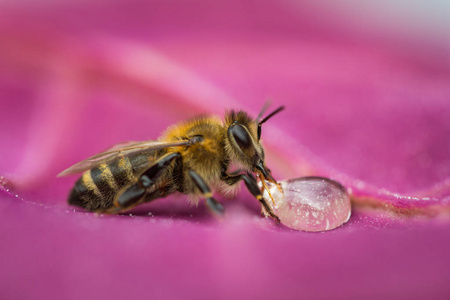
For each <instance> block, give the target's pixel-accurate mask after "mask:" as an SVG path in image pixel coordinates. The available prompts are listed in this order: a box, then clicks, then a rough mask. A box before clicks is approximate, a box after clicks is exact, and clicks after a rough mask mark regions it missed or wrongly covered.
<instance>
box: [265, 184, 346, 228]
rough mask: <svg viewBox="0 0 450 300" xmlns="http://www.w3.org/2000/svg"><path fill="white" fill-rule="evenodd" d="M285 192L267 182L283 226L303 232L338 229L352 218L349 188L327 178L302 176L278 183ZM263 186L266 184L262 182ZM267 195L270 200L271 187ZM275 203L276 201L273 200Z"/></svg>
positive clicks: (276, 212) (275, 210)
mask: <svg viewBox="0 0 450 300" xmlns="http://www.w3.org/2000/svg"><path fill="white" fill-rule="evenodd" d="M278 183H279V184H280V185H281V187H282V189H283V192H281V191H280V190H279V189H278V187H277V186H276V185H274V184H271V183H270V182H266V185H267V186H268V188H269V190H270V193H271V194H272V196H273V199H274V201H275V205H273V204H272V207H273V210H274V212H275V214H276V215H277V216H278V217H279V218H280V221H281V223H282V224H283V225H285V226H287V227H290V228H293V229H297V230H303V231H324V230H331V229H334V228H336V227H338V226H340V225H342V224H344V223H345V222H347V221H348V219H349V218H350V215H351V202H350V197H349V195H348V193H347V192H346V190H345V188H344V187H343V186H342V185H341V184H340V183H338V182H336V181H334V180H331V179H328V178H324V177H301V178H295V179H289V180H286V181H279V182H278ZM259 185H260V186H261V185H262V184H261V183H260V182H259ZM264 198H265V199H270V196H269V194H268V192H267V190H265V191H264ZM269 202H270V203H272V201H269Z"/></svg>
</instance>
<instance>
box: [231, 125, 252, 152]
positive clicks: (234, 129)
mask: <svg viewBox="0 0 450 300" xmlns="http://www.w3.org/2000/svg"><path fill="white" fill-rule="evenodd" d="M228 134H229V135H230V134H231V135H232V136H233V138H234V140H235V141H236V143H237V144H238V145H239V147H240V148H241V149H248V148H249V147H251V146H253V143H252V138H251V137H250V135H249V134H248V132H247V130H245V128H244V126H242V125H240V124H236V125H232V126H230V127H229V128H228Z"/></svg>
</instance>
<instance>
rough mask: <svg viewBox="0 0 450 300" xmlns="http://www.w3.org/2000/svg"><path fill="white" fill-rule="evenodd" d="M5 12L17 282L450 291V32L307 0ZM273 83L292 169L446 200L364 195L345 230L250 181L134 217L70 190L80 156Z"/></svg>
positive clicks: (312, 293) (275, 292)
mask: <svg viewBox="0 0 450 300" xmlns="http://www.w3.org/2000/svg"><path fill="white" fill-rule="evenodd" d="M0 16H1V18H0V43H1V44H2V45H3V46H2V49H3V53H2V55H1V58H0V97H1V98H0V99H1V110H0V139H1V147H0V176H4V177H5V181H8V184H6V185H5V186H3V185H2V183H1V182H0V187H1V190H0V214H1V215H0V216H1V218H0V220H1V221H0V222H1V226H0V241H1V242H0V266H1V267H0V298H2V299H30V298H31V299H47V298H53V299H80V298H96V299H98V298H108V299H116V298H124V297H129V298H150V299H177V298H178V299H180V298H181V299H211V298H218V299H230V298H237V299H239V298H242V299H249V298H261V299H272V298H279V299H301V298H305V299H328V298H331V297H333V298H347V299H348V298H351V299H361V298H362V299H366V298H380V297H386V296H389V297H390V298H396V299H397V298H402V297H404V298H406V299H420V298H426V299H432V298H434V299H439V298H442V299H446V298H448V297H449V296H450V287H449V286H448V282H449V280H450V271H449V270H448V267H449V262H450V261H449V258H448V250H449V249H450V241H449V233H450V231H449V222H448V212H449V200H450V155H449V154H450V140H449V138H448V137H449V133H450V132H449V131H450V119H449V118H448V116H449V115H450V104H449V98H450V97H449V96H450V84H449V79H450V76H449V74H450V72H449V71H450V68H449V67H450V64H449V62H450V60H449V55H448V53H449V51H448V50H449V45H450V43H449V42H448V39H447V40H446V39H439V38H435V36H434V35H432V34H427V33H426V32H425V33H423V32H415V31H412V32H404V31H402V30H400V29H398V28H401V26H398V28H396V27H394V28H393V29H392V30H389V31H384V30H381V29H376V26H375V29H373V28H372V29H373V30H372V31H370V30H365V29H363V28H358V26H357V25H358V22H361V19H358V16H353V15H352V12H351V11H348V12H345V10H337V11H330V10H329V8H327V7H325V6H320V5H312V4H302V5H295V4H294V2H290V1H279V2H276V1H265V2H262V3H259V4H258V6H255V4H254V3H252V2H251V1H228V2H217V1H215V2H209V1H195V2H183V1H132V2H130V1H128V2H125V1H123V2H121V1H114V2H108V3H106V2H105V3H103V2H97V3H93V4H90V3H87V2H86V3H79V4H75V3H71V2H67V3H63V4H58V5H53V4H51V2H50V3H46V4H43V5H42V6H35V7H31V6H30V7H28V6H27V5H23V6H22V7H20V6H15V7H13V8H11V6H8V7H7V8H5V9H3V10H2V11H1V13H0ZM385 18H386V16H383V15H374V16H373V21H374V22H375V21H378V22H379V24H381V23H382V21H383V20H385ZM349 19H350V21H349ZM340 20H346V22H341V21H340ZM351 20H353V22H354V23H353V24H352V23H351ZM355 24H356V25H355ZM355 27H356V28H355ZM266 99H271V100H272V102H273V103H274V106H275V105H281V104H284V105H286V107H287V110H286V111H285V112H283V113H282V114H280V115H279V116H277V117H274V118H273V119H272V120H270V122H268V123H267V124H266V125H265V127H264V128H263V138H264V142H265V145H266V147H267V149H268V150H269V151H268V155H267V156H268V164H269V166H270V167H271V168H272V169H273V171H274V173H275V175H276V177H277V178H280V179H281V178H292V177H297V176H302V175H306V174H321V175H325V176H329V177H332V178H335V179H337V180H339V181H340V182H342V183H343V184H345V185H346V186H348V187H350V188H351V189H352V190H353V192H354V193H355V195H356V196H357V197H358V199H363V196H364V197H370V198H372V199H374V200H375V201H376V202H375V203H378V205H380V206H381V207H383V206H384V205H385V204H389V205H393V206H394V207H397V208H399V209H405V211H407V212H411V211H415V210H417V209H418V210H420V211H421V212H425V213H426V214H431V215H433V217H432V218H430V217H416V218H409V217H403V216H399V215H393V214H391V213H389V212H387V211H384V210H378V211H375V210H371V209H370V208H369V207H366V208H364V207H363V208H358V209H356V210H355V211H354V214H353V216H352V217H351V219H350V221H349V223H348V224H346V225H345V226H343V227H341V228H338V229H336V230H333V231H330V232H327V233H318V234H317V233H316V234H313V233H305V232H297V231H290V230H288V229H286V228H281V227H278V226H276V225H274V224H272V222H270V221H268V220H265V219H263V218H261V217H260V216H259V207H258V204H257V203H256V201H254V200H253V199H252V198H251V197H250V196H249V194H248V192H246V191H245V190H243V191H242V192H241V193H239V195H238V196H237V197H236V199H235V200H223V203H224V205H225V208H226V209H227V216H226V218H225V220H223V221H222V222H216V221H215V220H213V218H212V217H211V216H209V215H208V214H207V212H206V211H205V209H204V207H203V206H202V205H200V206H199V207H198V208H195V207H189V206H188V205H187V204H186V203H185V201H184V200H183V197H172V198H169V199H165V200H161V201H158V202H154V203H151V204H149V205H146V206H144V207H142V208H139V209H136V210H135V211H133V212H132V216H129V215H123V216H97V215H94V214H90V213H84V212H81V211H78V210H76V211H73V208H72V207H69V206H67V204H66V197H67V193H68V191H69V189H70V188H71V186H72V184H73V182H74V181H75V180H76V178H75V177H70V178H64V179H56V178H55V176H56V174H57V173H59V172H60V171H61V170H63V169H64V168H66V167H67V166H69V165H70V164H73V163H75V162H77V161H79V160H81V159H83V158H86V157H88V156H90V155H92V154H94V153H96V152H99V151H101V150H103V149H104V148H106V147H108V146H110V145H111V144H114V143H117V142H121V141H125V140H145V139H153V138H156V137H157V136H158V135H159V134H160V133H161V131H162V130H164V129H165V128H166V127H167V126H168V125H170V124H172V123H174V122H176V121H178V120H182V119H184V118H186V117H189V116H192V115H195V114H198V113H215V114H219V115H222V114H223V111H224V109H226V108H230V107H235V108H243V109H246V110H248V111H249V112H250V113H252V114H253V115H256V114H257V113H258V111H259V109H260V108H261V107H262V105H263V103H264V101H265V100H266ZM16 195H17V197H16ZM360 201H364V200H360ZM149 211H150V212H151V213H152V216H149V215H148V214H147V213H148V212H149Z"/></svg>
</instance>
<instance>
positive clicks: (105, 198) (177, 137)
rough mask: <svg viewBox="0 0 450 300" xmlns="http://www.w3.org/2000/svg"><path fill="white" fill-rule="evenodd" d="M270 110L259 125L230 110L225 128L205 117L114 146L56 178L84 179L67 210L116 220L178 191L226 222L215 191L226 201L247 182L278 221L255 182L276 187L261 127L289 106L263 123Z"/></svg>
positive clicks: (257, 121) (73, 192)
mask: <svg viewBox="0 0 450 300" xmlns="http://www.w3.org/2000/svg"><path fill="white" fill-rule="evenodd" d="M267 107H268V105H265V106H264V107H263V109H262V110H261V112H260V113H259V115H258V117H257V118H256V119H252V118H251V117H250V116H249V114H247V113H246V112H244V111H235V110H231V111H228V112H226V113H225V117H224V120H223V121H222V120H221V119H219V118H218V117H216V116H199V117H195V118H193V119H190V120H187V121H184V122H180V123H178V124H175V125H172V126H170V127H169V128H168V129H167V130H166V131H165V132H164V133H163V134H162V136H161V137H159V138H158V140H156V141H143V142H125V143H120V144H117V145H114V146H113V147H111V148H109V149H107V150H106V151H104V152H102V153H100V154H97V155H94V156H92V157H90V158H88V159H85V160H83V161H81V162H79V163H77V164H75V165H73V166H71V167H69V168H68V169H66V170H64V171H63V172H61V173H60V174H59V175H58V177H61V176H67V175H72V174H76V173H81V172H83V174H82V175H81V177H80V178H79V179H78V181H76V183H75V186H74V187H73V189H72V191H71V192H70V195H69V199H68V203H69V204H71V205H75V206H79V207H82V208H84V209H85V210H88V211H94V212H98V213H107V214H114V213H121V212H124V211H127V210H129V209H131V208H133V207H135V206H136V205H139V204H142V203H146V202H150V201H153V200H155V199H158V198H163V197H166V196H167V195H170V194H172V193H175V192H180V193H183V194H186V195H189V196H190V200H191V202H192V203H193V204H198V201H199V199H200V198H204V199H205V204H206V206H207V207H208V208H209V210H210V211H211V212H212V213H213V214H215V215H219V216H221V215H223V214H224V208H223V206H222V205H221V204H220V202H218V201H217V200H216V199H215V198H214V197H213V193H212V190H215V191H218V192H219V193H221V194H227V193H229V192H232V191H233V190H234V189H235V188H236V187H238V183H239V182H240V181H241V180H242V181H244V183H245V185H246V186H247V188H248V190H249V191H250V193H251V194H252V195H253V196H254V197H255V198H256V199H257V200H258V201H259V202H260V203H261V205H262V212H263V214H264V215H265V216H269V217H271V218H273V219H275V220H277V221H279V218H278V217H277V216H276V214H275V213H274V211H273V209H272V206H271V205H270V202H268V200H267V199H265V198H264V197H263V194H262V189H261V190H260V188H259V187H258V185H257V182H256V178H255V175H256V176H258V177H259V178H260V179H261V182H262V183H263V184H264V182H265V181H266V180H267V181H269V182H272V183H274V184H277V181H276V180H275V179H274V178H273V177H272V175H271V172H270V169H268V168H267V167H266V164H265V162H264V159H265V157H264V149H263V146H262V145H261V143H260V138H261V127H262V126H261V125H262V124H263V123H265V122H266V121H267V120H268V119H269V118H271V117H272V116H274V115H275V114H277V113H278V112H280V111H282V110H283V109H284V106H281V107H279V108H277V109H276V110H274V111H273V112H272V113H270V114H269V115H268V116H266V117H265V118H264V119H262V120H261V118H262V116H263V114H264V112H265V110H266V109H267ZM232 165H236V166H239V167H240V169H239V171H237V172H232V173H230V172H229V169H230V168H231V166H232ZM266 190H267V191H268V192H269V195H270V197H272V196H271V194H270V191H269V190H268V189H267V187H266ZM272 201H273V199H272Z"/></svg>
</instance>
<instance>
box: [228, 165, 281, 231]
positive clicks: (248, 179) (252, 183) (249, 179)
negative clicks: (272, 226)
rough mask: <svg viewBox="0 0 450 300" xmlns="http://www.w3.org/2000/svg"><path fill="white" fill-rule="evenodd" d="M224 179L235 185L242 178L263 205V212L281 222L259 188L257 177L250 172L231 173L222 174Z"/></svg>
mask: <svg viewBox="0 0 450 300" xmlns="http://www.w3.org/2000/svg"><path fill="white" fill-rule="evenodd" d="M222 180H223V181H224V182H225V183H226V184H228V185H234V184H236V183H237V182H239V181H240V180H244V182H245V186H246V187H247V189H248V190H249V192H250V193H251V194H252V195H253V197H255V198H256V199H257V200H258V201H259V202H260V203H261V205H262V212H263V214H264V216H266V217H267V216H269V217H271V218H272V219H274V220H275V221H277V222H280V218H278V216H277V215H276V214H275V212H274V211H273V209H272V207H271V206H270V205H269V204H268V203H267V201H266V199H264V197H263V194H262V193H261V191H260V190H259V187H258V184H257V183H256V179H255V178H254V177H253V175H251V174H250V173H246V174H239V175H230V174H226V173H224V174H222Z"/></svg>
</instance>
